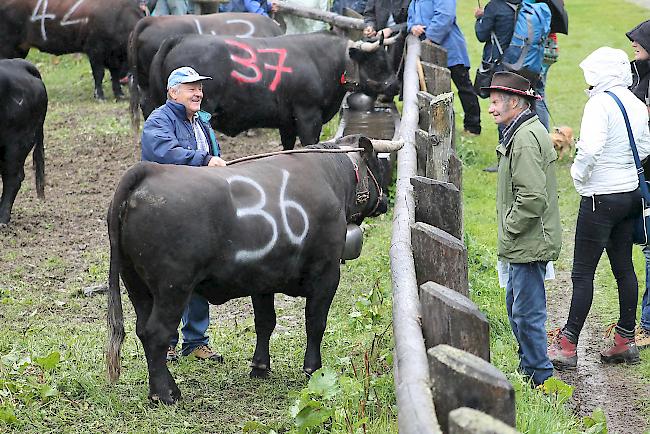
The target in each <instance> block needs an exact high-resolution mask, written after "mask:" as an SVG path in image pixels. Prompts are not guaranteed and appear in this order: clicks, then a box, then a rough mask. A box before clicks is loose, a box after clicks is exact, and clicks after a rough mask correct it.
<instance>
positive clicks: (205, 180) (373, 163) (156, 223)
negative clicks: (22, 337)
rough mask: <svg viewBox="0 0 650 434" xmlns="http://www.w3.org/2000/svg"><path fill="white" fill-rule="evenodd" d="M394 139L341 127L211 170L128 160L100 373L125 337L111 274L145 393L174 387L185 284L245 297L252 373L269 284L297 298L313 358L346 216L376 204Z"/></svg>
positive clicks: (260, 353) (210, 295)
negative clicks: (302, 146) (298, 149)
mask: <svg viewBox="0 0 650 434" xmlns="http://www.w3.org/2000/svg"><path fill="white" fill-rule="evenodd" d="M400 146H401V143H399V142H383V141H373V142H371V141H370V140H369V139H367V138H365V137H362V136H348V137H346V138H344V139H341V140H340V141H338V142H337V143H335V144H334V145H324V144H321V145H315V146H313V147H309V148H308V149H310V151H309V153H301V154H293V155H277V156H272V157H267V158H261V159H258V160H253V161H247V162H242V163H238V164H234V165H228V166H226V167H224V168H220V169H219V170H214V169H211V168H208V167H189V166H174V165H168V164H155V163H139V164H137V165H135V166H133V167H132V168H131V169H129V170H128V171H127V172H126V173H125V174H124V176H123V177H122V179H121V180H120V183H119V185H118V186H117V189H116V191H115V195H114V196H113V201H112V203H111V206H110V209H109V211H108V233H109V239H110V246H111V259H110V271H109V296H108V300H109V301H108V346H107V352H106V354H107V367H108V375H109V379H110V380H112V381H115V380H117V378H118V376H119V374H120V348H121V345H122V340H123V339H124V325H123V315H122V303H121V298H120V286H119V279H120V277H121V278H122V281H123V282H124V285H125V286H126V289H127V291H128V294H129V298H130V299H131V302H132V303H133V306H134V308H135V312H136V315H137V322H136V334H137V335H138V338H140V340H141V341H142V346H143V348H144V352H145V355H146V357H147V364H148V367H149V398H150V399H151V400H153V401H156V402H162V403H165V404H171V403H174V402H176V401H177V400H178V399H179V398H180V395H181V392H180V390H179V389H178V387H177V386H176V383H175V382H174V379H173V378H172V376H171V374H170V373H169V370H168V369H167V366H166V363H165V353H166V350H167V345H168V344H169V339H170V338H171V336H172V334H173V333H174V332H175V330H176V329H177V327H178V324H179V322H180V320H181V316H182V314H183V309H184V308H185V306H187V303H188V301H189V298H190V296H191V295H192V294H193V293H198V294H201V295H202V296H203V297H205V298H206V299H207V300H208V301H209V302H210V303H212V304H222V303H225V302H226V301H228V300H231V299H233V298H237V297H248V296H250V297H251V298H252V300H253V309H254V312H255V332H256V334H257V345H256V346H255V353H254V355H253V359H252V361H251V365H250V366H251V367H252V370H251V372H250V375H251V377H266V376H268V375H269V372H270V368H271V358H270V355H269V339H270V337H271V333H272V332H273V329H274V328H275V324H276V316H275V309H274V304H273V294H274V293H277V292H281V293H284V294H287V295H290V296H294V297H295V296H302V297H306V299H307V302H306V306H305V328H306V332H307V348H306V350H305V358H304V364H303V369H304V371H305V373H307V374H311V373H312V372H314V371H316V370H317V369H318V368H320V367H321V352H320V345H321V340H322V339H323V333H324V332H325V325H326V322H327V314H328V312H329V307H330V304H331V303H332V299H333V298H334V294H335V292H336V289H337V287H338V284H339V277H340V274H339V273H340V270H339V269H340V261H341V259H342V258H343V254H344V247H345V242H346V227H347V224H348V223H356V224H360V223H361V221H362V220H363V219H364V218H365V217H368V216H370V217H372V216H377V215H379V214H382V213H385V212H386V210H387V198H386V193H385V190H384V189H383V188H382V187H381V186H382V185H385V184H384V182H383V180H382V178H381V176H382V175H381V172H382V171H381V169H380V166H379V162H378V159H377V152H391V151H394V150H397V149H398V148H399V147H400ZM341 151H351V152H341ZM226 357H227V355H226Z"/></svg>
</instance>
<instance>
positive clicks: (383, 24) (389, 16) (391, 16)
mask: <svg viewBox="0 0 650 434" xmlns="http://www.w3.org/2000/svg"><path fill="white" fill-rule="evenodd" d="M409 1H410V0H369V1H368V3H367V4H366V8H365V10H364V11H363V22H364V24H365V26H366V27H365V28H364V29H363V36H366V37H372V36H375V35H376V34H377V31H381V32H383V33H384V37H385V38H387V37H389V36H391V35H392V34H393V33H397V32H400V31H402V32H403V31H405V30H406V19H407V17H408V9H409Z"/></svg>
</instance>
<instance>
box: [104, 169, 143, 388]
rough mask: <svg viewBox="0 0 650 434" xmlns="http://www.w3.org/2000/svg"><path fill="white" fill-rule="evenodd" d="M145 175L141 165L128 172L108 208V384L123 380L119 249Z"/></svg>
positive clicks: (122, 327)
mask: <svg viewBox="0 0 650 434" xmlns="http://www.w3.org/2000/svg"><path fill="white" fill-rule="evenodd" d="M145 175H146V165H143V164H138V165H136V166H134V167H132V168H131V169H129V170H128V171H127V172H126V173H125V174H124V176H123V177H122V179H121V180H120V183H119V184H118V186H117V189H116V190H115V194H114V195H113V200H112V201H111V205H110V206H109V208H108V216H107V223H108V238H109V241H110V264H109V271H108V313H107V318H106V319H107V326H108V339H107V341H106V372H107V374H108V381H109V382H110V383H111V384H112V383H115V382H116V381H117V380H118V379H119V377H120V370H121V361H120V351H121V348H122V342H123V341H124V313H123V311H122V296H121V294H120V269H121V267H122V257H121V248H120V238H121V232H122V228H121V220H122V215H123V214H124V210H125V206H126V202H127V200H128V196H129V195H130V193H131V191H132V190H133V189H134V188H135V187H136V186H137V185H138V184H139V183H140V181H141V180H142V179H143V178H144V176H145Z"/></svg>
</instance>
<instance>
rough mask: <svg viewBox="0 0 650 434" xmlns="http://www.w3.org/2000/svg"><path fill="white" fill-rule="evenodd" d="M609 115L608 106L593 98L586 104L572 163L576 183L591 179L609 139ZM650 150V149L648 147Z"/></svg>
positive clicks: (579, 183)
mask: <svg viewBox="0 0 650 434" xmlns="http://www.w3.org/2000/svg"><path fill="white" fill-rule="evenodd" d="M607 125H608V116H607V110H606V107H605V106H604V105H603V104H602V103H601V101H598V100H597V99H594V98H591V99H590V100H589V101H587V104H586V105H585V110H584V113H583V114H582V123H581V124H580V139H579V140H578V143H577V144H576V150H577V154H576V156H575V158H574V160H573V164H572V165H571V177H572V178H573V182H574V184H576V185H582V184H584V183H585V182H587V181H588V180H589V178H590V177H591V172H592V171H593V169H594V165H595V164H596V161H598V158H599V157H600V156H601V154H602V153H603V147H604V146H605V143H606V141H607ZM648 150H649V151H650V149H648Z"/></svg>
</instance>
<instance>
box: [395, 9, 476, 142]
mask: <svg viewBox="0 0 650 434" xmlns="http://www.w3.org/2000/svg"><path fill="white" fill-rule="evenodd" d="M407 24H408V31H409V32H410V33H412V34H414V35H415V36H417V37H419V38H420V39H422V40H424V39H428V40H430V41H431V42H433V43H434V44H438V45H441V46H442V47H443V48H445V49H446V50H447V67H448V68H449V71H450V72H451V79H452V80H453V82H454V84H455V85H456V88H457V89H458V97H459V98H460V102H461V105H462V106H463V111H464V112H465V119H464V122H463V124H464V127H465V132H467V133H470V134H475V135H478V134H481V109H480V107H479V104H478V97H477V96H476V92H475V91H474V86H472V81H471V80H470V78H469V56H468V55H467V46H466V44H465V37H464V36H463V33H462V32H461V31H460V28H459V27H458V24H457V23H456V0H413V1H412V2H411V5H410V6H409V12H408V20H407Z"/></svg>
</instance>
